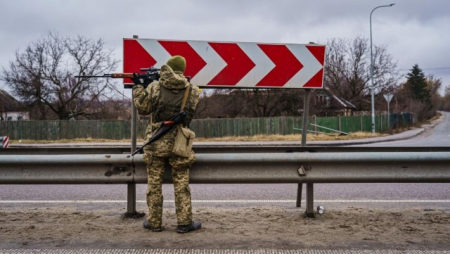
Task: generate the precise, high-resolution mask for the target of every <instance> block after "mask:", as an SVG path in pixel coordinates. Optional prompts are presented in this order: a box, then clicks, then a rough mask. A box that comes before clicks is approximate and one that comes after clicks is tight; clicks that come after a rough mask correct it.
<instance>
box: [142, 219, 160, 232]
mask: <svg viewBox="0 0 450 254" xmlns="http://www.w3.org/2000/svg"><path fill="white" fill-rule="evenodd" d="M144 228H145V229H148V230H150V231H152V232H161V231H163V228H162V227H153V226H151V225H150V224H148V221H147V220H145V221H144Z"/></svg>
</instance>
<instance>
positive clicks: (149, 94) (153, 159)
mask: <svg viewBox="0 0 450 254" xmlns="http://www.w3.org/2000/svg"><path fill="white" fill-rule="evenodd" d="M185 69H186V60H185V59H184V57H182V56H173V57H171V58H170V59H169V60H168V61H167V63H166V64H165V65H163V66H162V67H161V77H160V79H159V80H158V81H154V82H152V83H151V84H149V80H146V79H144V80H140V79H138V78H134V79H133V82H134V83H135V86H134V87H133V96H134V101H133V102H134V104H135V106H136V108H137V110H138V113H139V114H141V115H149V114H151V117H150V121H149V125H148V126H147V129H146V135H145V136H146V139H147V140H148V139H150V137H151V136H152V135H153V134H154V132H155V131H156V130H157V128H158V126H159V125H160V124H161V122H162V121H164V120H167V119H169V118H170V117H171V116H173V115H175V114H177V113H179V112H180V107H181V104H182V103H181V101H182V100H183V97H184V96H185V92H186V93H187V95H186V96H188V99H187V100H186V103H185V107H184V111H185V112H186V113H187V116H186V118H185V119H184V120H183V123H182V125H183V126H185V127H189V123H190V122H191V120H192V118H193V117H194V113H195V109H196V107H197V103H198V101H199V94H200V91H199V88H198V87H197V86H194V85H192V84H190V83H189V82H188V80H187V79H186V77H185V76H184V75H183V74H184V71H185ZM177 129H178V128H173V129H172V130H170V131H169V132H168V133H167V134H165V135H164V136H163V137H161V138H160V139H158V140H157V141H155V142H154V143H152V144H150V145H148V146H146V147H145V149H144V162H145V164H146V166H147V174H148V188H147V205H148V211H149V214H148V217H147V219H146V220H145V221H144V228H146V229H149V230H151V231H153V232H161V231H162V230H163V228H162V211H163V196H162V181H163V173H164V169H165V164H166V163H167V162H168V163H169V164H170V165H171V166H172V179H173V184H174V192H175V206H176V214H177V224H178V227H177V232H178V233H187V232H190V231H194V230H197V229H200V228H201V222H200V221H193V220H192V204H191V191H190V188H189V168H190V167H191V165H192V164H193V163H194V161H195V155H194V152H193V151H192V150H191V152H190V155H189V156H188V157H180V156H177V155H175V154H173V153H172V149H173V146H174V141H175V137H176V134H177V132H178V130H177Z"/></svg>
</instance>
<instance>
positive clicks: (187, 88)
mask: <svg viewBox="0 0 450 254" xmlns="http://www.w3.org/2000/svg"><path fill="white" fill-rule="evenodd" d="M191 89H192V88H191V85H190V84H189V87H186V91H184V96H183V101H182V102H181V107H180V111H183V109H184V106H186V101H187V98H188V97H189V94H190V91H191Z"/></svg>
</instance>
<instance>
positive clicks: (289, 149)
mask: <svg viewBox="0 0 450 254" xmlns="http://www.w3.org/2000/svg"><path fill="white" fill-rule="evenodd" d="M193 149H194V151H195V153H196V154H205V153H208V154H209V153H293V152H296V153H297V152H298V153H303V152H308V153H323V152H327V153H328V152H331V153H334V152H358V153H360V152H361V153H362V152H450V146H449V147H376V146H374V147H356V146H347V147H344V146H306V147H302V146H300V145H295V144H292V145H289V144H280V145H273V144H246V143H245V142H242V143H237V144H232V143H231V144H227V143H220V144H215V145H211V144H202V143H194V147H193ZM130 151H131V146H129V145H128V146H126V145H113V146H62V147H58V146H48V147H47V146H33V145H30V146H12V147H11V146H10V147H9V148H8V149H0V155H7V154H11V155H18V154H129V153H130Z"/></svg>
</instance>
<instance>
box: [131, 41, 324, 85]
mask: <svg viewBox="0 0 450 254" xmlns="http://www.w3.org/2000/svg"><path fill="white" fill-rule="evenodd" d="M123 47H124V61H123V62H124V65H123V71H124V72H125V73H130V72H139V71H140V69H141V68H148V67H150V66H155V67H157V68H160V67H161V65H163V64H165V63H166V62H167V60H168V59H169V58H170V57H171V56H173V55H181V56H183V57H185V58H186V63H187V64H186V72H185V75H186V76H190V77H191V83H193V84H195V85H197V86H199V87H204V88H205V87H235V88H322V87H323V65H324V61H325V46H324V45H317V44H306V45H304V44H262V43H251V42H206V41H168V40H155V39H124V41H123ZM124 82H125V83H131V80H125V81H124Z"/></svg>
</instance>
